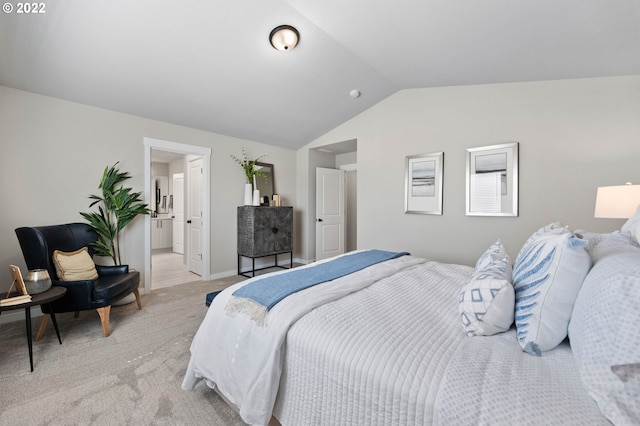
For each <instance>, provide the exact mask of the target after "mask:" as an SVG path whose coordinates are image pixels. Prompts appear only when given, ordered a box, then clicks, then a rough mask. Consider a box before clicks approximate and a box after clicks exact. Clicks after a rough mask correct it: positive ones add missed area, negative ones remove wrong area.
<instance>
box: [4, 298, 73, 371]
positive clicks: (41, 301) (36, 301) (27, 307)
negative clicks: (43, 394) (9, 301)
mask: <svg viewBox="0 0 640 426" xmlns="http://www.w3.org/2000/svg"><path fill="white" fill-rule="evenodd" d="M66 292H67V289H66V288H64V287H59V286H53V287H51V288H50V289H49V290H47V291H45V292H42V293H38V294H33V295H31V302H27V303H21V304H19V305H11V306H0V313H2V312H5V311H15V310H17V309H24V313H25V318H26V323H27V342H28V343H29V363H30V364H31V371H33V338H32V333H31V307H32V306H40V305H49V304H50V303H51V302H55V301H56V300H58V299H60V298H61V297H62V296H64V294H65V293H66ZM6 296H7V293H1V294H0V299H4V298H5V297H6ZM51 320H52V321H53V327H54V328H55V329H56V334H57V335H58V342H60V344H62V339H60V330H58V322H57V321H56V315H55V314H54V312H53V308H51Z"/></svg>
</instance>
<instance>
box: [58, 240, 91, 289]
mask: <svg viewBox="0 0 640 426" xmlns="http://www.w3.org/2000/svg"><path fill="white" fill-rule="evenodd" d="M53 263H54V265H55V266H56V274H57V275H58V278H60V280H61V281H79V280H95V279H96V278H98V271H97V270H96V265H95V264H94V263H93V260H92V259H91V256H90V255H89V250H88V249H87V248H86V247H82V248H81V249H79V250H76V251H72V252H63V251H60V250H54V251H53Z"/></svg>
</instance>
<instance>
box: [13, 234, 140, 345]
mask: <svg viewBox="0 0 640 426" xmlns="http://www.w3.org/2000/svg"><path fill="white" fill-rule="evenodd" d="M15 231H16V235H17V236H18V241H19V243H20V248H21V249H22V254H23V256H24V260H25V262H26V264H27V268H28V269H30V270H31V269H41V268H42V269H46V270H47V271H49V275H50V276H51V280H52V283H53V285H57V286H61V287H65V288H66V289H67V292H66V294H65V296H64V297H63V298H62V299H60V300H57V301H55V302H53V303H52V304H51V305H52V308H53V310H54V312H55V313H62V312H75V313H76V317H77V316H78V314H79V312H80V311H85V310H93V309H95V310H97V311H98V314H99V315H100V321H101V323H102V334H103V335H104V337H108V336H109V334H110V330H109V315H110V312H111V305H112V304H113V303H115V302H117V301H118V300H120V299H122V298H124V297H125V296H128V295H129V294H131V293H133V294H134V295H135V297H136V302H137V304H138V309H142V302H141V301H140V292H139V291H138V284H139V283H140V272H137V271H135V272H129V268H128V266H127V265H121V266H99V265H96V269H97V271H98V278H97V279H95V280H80V281H61V280H60V279H59V278H58V275H57V274H56V268H55V265H54V263H53V260H52V255H53V251H54V250H60V251H64V252H72V251H75V250H78V249H81V248H82V247H88V249H89V254H90V255H91V256H92V257H93V255H94V250H93V249H92V248H91V243H92V242H94V241H96V240H97V239H98V235H97V234H96V232H95V231H94V230H93V228H91V226H89V225H88V224H86V223H69V224H65V225H52V226H39V227H22V228H17V229H16V230H15ZM48 309H49V308H48V307H45V306H43V307H42V312H43V313H44V314H45V317H44V319H43V321H42V323H41V324H40V329H39V330H38V333H37V334H36V340H39V339H40V338H41V337H42V335H43V334H44V330H45V327H46V325H47V323H48V320H49V317H50V315H49V314H50V312H49V311H48Z"/></svg>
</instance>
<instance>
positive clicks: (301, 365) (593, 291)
mask: <svg viewBox="0 0 640 426" xmlns="http://www.w3.org/2000/svg"><path fill="white" fill-rule="evenodd" d="M636 238H637V237H636V236H635V234H634V233H633V232H629V231H625V232H616V233H612V234H588V235H585V238H580V236H579V235H577V234H576V233H574V232H571V231H569V230H568V229H567V228H566V227H564V226H560V225H559V224H551V225H549V226H546V227H543V228H541V229H540V230H538V231H536V233H534V234H533V235H532V237H531V238H530V239H529V240H528V241H527V242H526V243H525V245H524V246H523V248H522V249H521V250H520V253H518V256H517V258H516V259H515V261H513V262H512V261H511V259H510V258H509V256H508V255H507V254H506V253H505V250H504V247H503V246H502V245H501V243H500V242H499V241H497V242H496V243H495V244H493V245H492V246H491V247H489V248H488V249H487V251H486V252H485V253H483V255H482V256H481V257H480V259H479V260H478V263H477V264H476V265H475V267H472V266H466V265H456V264H445V263H440V262H436V261H431V260H427V259H422V258H418V257H414V256H411V255H408V254H406V255H400V256H398V257H395V258H393V259H390V260H385V261H382V262H379V263H376V264H373V265H371V266H368V267H366V268H363V269H360V270H357V271H355V272H353V273H350V274H348V275H345V276H341V277H338V278H335V279H332V280H331V281H328V282H324V283H322V284H318V285H313V286H310V287H308V288H305V289H303V290H300V291H297V292H294V293H293V294H291V295H290V296H288V297H286V298H284V299H282V300H281V301H279V302H278V303H277V304H275V305H274V306H273V307H272V308H271V309H270V310H269V311H268V313H267V316H266V318H265V319H264V321H263V322H261V321H257V320H256V318H255V317H252V316H251V315H249V314H247V313H246V312H245V313H243V312H237V311H233V310H230V309H229V306H231V305H232V301H233V299H234V297H237V296H234V293H236V292H237V291H238V290H239V289H241V288H243V287H245V286H248V285H250V284H251V283H254V282H256V281H258V280H260V279H264V277H256V278H254V279H251V280H248V281H244V282H242V283H239V284H236V285H234V286H232V287H229V288H228V289H226V290H225V291H223V292H221V293H220V294H218V295H217V296H216V297H215V299H213V301H212V303H211V306H210V308H209V310H208V312H207V315H206V317H205V319H204V320H203V322H202V324H201V326H200V328H199V330H198V332H197V334H196V336H195V337H194V340H193V342H192V345H191V359H190V362H189V366H188V368H187V372H186V374H185V377H184V380H183V384H182V386H183V388H184V389H191V388H193V386H194V385H195V384H196V382H197V381H199V380H201V379H202V380H205V381H206V383H207V384H208V385H209V386H211V387H212V388H215V389H216V390H217V391H218V392H219V393H220V394H221V395H222V396H224V397H225V398H226V399H227V400H228V401H229V402H230V403H231V404H233V405H235V406H236V407H237V409H238V410H239V413H240V415H241V417H242V418H243V420H244V421H245V422H247V423H248V424H262V425H264V424H267V423H268V422H269V421H270V419H271V418H272V416H273V417H275V418H276V419H278V421H279V422H280V423H281V424H283V425H302V424H304V425H329V424H330V425H338V424H345V425H346V424H353V425H364V424H366V425H427V424H442V425H453V424H456V425H457V424H460V425H467V424H468V425H475V424H518V425H521V424H532V425H537V424H590V425H606V424H611V423H614V424H637V423H638V422H640V395H639V393H638V392H639V391H640V333H638V331H637V324H639V323H640V315H639V314H638V312H637V309H636V308H637V306H640V247H638V244H637V239H636ZM364 252H366V251H364ZM358 253H361V252H360V251H359V252H355V253H348V254H346V255H343V256H341V258H342V257H344V258H346V257H348V256H353V255H355V254H358ZM554 256H555V257H554ZM572 256H573V257H572ZM335 260H336V259H329V260H326V261H322V262H316V263H314V264H311V265H306V266H303V267H301V268H296V270H300V271H305V270H307V271H308V272H309V273H311V272H312V270H311V269H308V268H313V267H314V266H318V264H322V263H325V262H326V263H327V264H328V265H331V264H330V263H329V262H332V261H335ZM567 263H570V265H567ZM325 266H326V265H325ZM541 271H542V272H541ZM291 272H292V271H279V272H276V273H273V274H270V275H269V277H270V278H271V279H281V280H283V279H284V278H285V275H284V274H289V273H291ZM540 274H542V275H540ZM278 277H280V278H278ZM540 277H543V278H544V279H540ZM556 278H557V279H556ZM569 280H572V281H574V282H575V281H579V282H578V283H577V284H576V283H574V284H573V285H565V283H566V282H568V281H569ZM540 282H542V284H540ZM560 284H562V285H560ZM605 284H606V285H605ZM541 286H546V287H544V288H543V287H541ZM532 288H533V290H531V289H532ZM529 291H533V292H532V293H529ZM483 292H485V293H486V294H485V297H484V299H485V300H483V301H482V302H479V301H478V300H477V299H483V298H482V297H480V298H474V297H475V296H477V295H481V294H484V293H483ZM470 295H474V297H468V296H470ZM486 295H489V296H486ZM543 297H544V303H542V300H543V299H542V298H543ZM536 298H538V299H536ZM472 299H473V300H472ZM531 300H534V301H535V300H538V301H539V303H531ZM549 300H553V301H557V302H558V303H555V302H554V303H550V302H549ZM551 305H553V306H551ZM532 306H533V307H532ZM541 306H542V307H541ZM536 309H542V311H537V312H536V311H535V310H536ZM594 313H596V314H595V315H594ZM535 318H537V320H535ZM470 319H471V320H470ZM536 321H537V322H536ZM567 335H568V336H569V338H567Z"/></svg>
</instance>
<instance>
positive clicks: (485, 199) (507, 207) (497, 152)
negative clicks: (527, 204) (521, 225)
mask: <svg viewBox="0 0 640 426" xmlns="http://www.w3.org/2000/svg"><path fill="white" fill-rule="evenodd" d="M466 206H467V216H518V143H517V142H511V143H505V144H501V145H491V146H483V147H478V148H469V149H467V191H466Z"/></svg>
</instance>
